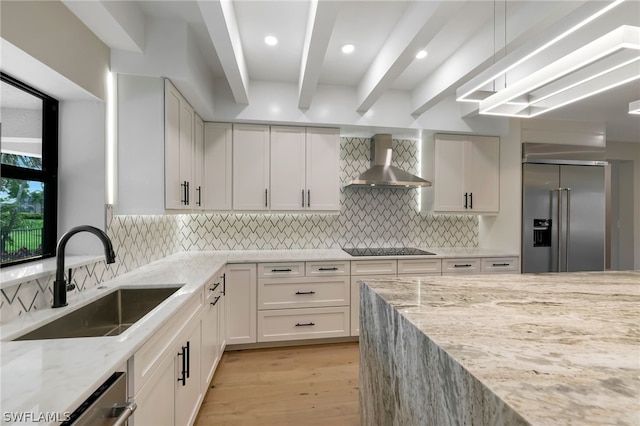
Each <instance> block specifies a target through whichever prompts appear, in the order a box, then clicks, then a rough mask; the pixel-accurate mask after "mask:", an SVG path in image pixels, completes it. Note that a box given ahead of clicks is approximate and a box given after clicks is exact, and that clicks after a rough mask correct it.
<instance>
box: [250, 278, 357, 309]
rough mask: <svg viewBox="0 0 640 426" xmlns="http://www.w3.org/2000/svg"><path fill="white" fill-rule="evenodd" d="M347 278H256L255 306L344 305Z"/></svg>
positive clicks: (346, 296)
mask: <svg viewBox="0 0 640 426" xmlns="http://www.w3.org/2000/svg"><path fill="white" fill-rule="evenodd" d="M349 293H350V292H349V277H317V278H316V277H314V278H301V279H275V278H274V279H268V280H260V281H258V309H286V308H312V307H315V306H343V305H348V304H349V302H350V294H349Z"/></svg>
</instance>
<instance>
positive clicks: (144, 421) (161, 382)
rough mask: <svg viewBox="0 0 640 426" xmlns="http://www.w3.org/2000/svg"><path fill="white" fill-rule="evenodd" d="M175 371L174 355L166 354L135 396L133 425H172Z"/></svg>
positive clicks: (130, 422) (130, 421)
mask: <svg viewBox="0 0 640 426" xmlns="http://www.w3.org/2000/svg"><path fill="white" fill-rule="evenodd" d="M174 392H175V373H174V357H173V356H172V355H171V356H168V357H167V358H166V360H165V361H163V362H162V364H160V367H159V368H158V370H157V371H156V372H155V373H154V375H153V377H152V378H151V379H150V380H149V382H147V383H146V384H145V386H144V387H143V388H142V389H141V390H140V392H138V394H137V395H136V396H135V398H134V401H135V403H136V404H137V405H138V408H137V409H136V411H135V412H134V413H133V420H131V419H130V420H129V424H130V425H133V426H173V424H174V423H173V421H174V417H175V408H174V407H175V406H174Z"/></svg>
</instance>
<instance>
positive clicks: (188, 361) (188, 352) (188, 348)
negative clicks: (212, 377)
mask: <svg viewBox="0 0 640 426" xmlns="http://www.w3.org/2000/svg"><path fill="white" fill-rule="evenodd" d="M186 358H187V379H188V378H189V373H190V372H191V367H190V365H189V364H191V347H190V342H189V341H187V356H186Z"/></svg>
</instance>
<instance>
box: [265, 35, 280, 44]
mask: <svg viewBox="0 0 640 426" xmlns="http://www.w3.org/2000/svg"><path fill="white" fill-rule="evenodd" d="M264 42H265V43H267V44H268V45H269V46H275V45H276V44H278V39H277V38H275V37H274V36H266V37H265V38H264Z"/></svg>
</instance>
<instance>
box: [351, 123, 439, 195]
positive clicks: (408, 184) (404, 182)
mask: <svg viewBox="0 0 640 426" xmlns="http://www.w3.org/2000/svg"><path fill="white" fill-rule="evenodd" d="M391 155H392V149H391V135H388V134H380V135H374V136H373V138H371V167H370V168H369V169H368V170H367V171H366V172H364V173H362V174H361V175H360V176H358V178H357V179H355V180H353V181H351V183H349V184H347V185H345V186H353V187H364V186H369V187H371V186H375V187H382V188H420V187H423V186H431V182H429V181H427V180H424V179H422V178H420V177H418V176H414V175H412V174H411V173H408V172H405V171H404V170H401V169H399V168H397V167H394V166H392V165H391Z"/></svg>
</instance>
